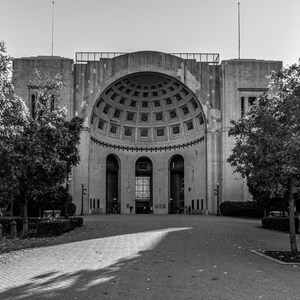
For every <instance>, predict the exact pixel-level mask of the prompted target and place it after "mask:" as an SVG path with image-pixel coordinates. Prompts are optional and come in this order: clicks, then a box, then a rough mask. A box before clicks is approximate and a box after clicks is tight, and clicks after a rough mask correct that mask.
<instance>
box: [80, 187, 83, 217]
mask: <svg viewBox="0 0 300 300" xmlns="http://www.w3.org/2000/svg"><path fill="white" fill-rule="evenodd" d="M83 193H84V183H83V182H82V183H81V213H80V215H81V216H83V215H84V213H83Z"/></svg>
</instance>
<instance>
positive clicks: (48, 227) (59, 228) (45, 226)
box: [37, 219, 71, 236]
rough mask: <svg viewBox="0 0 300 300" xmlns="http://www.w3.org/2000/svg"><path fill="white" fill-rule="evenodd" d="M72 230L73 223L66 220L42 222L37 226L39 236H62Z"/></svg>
mask: <svg viewBox="0 0 300 300" xmlns="http://www.w3.org/2000/svg"><path fill="white" fill-rule="evenodd" d="M70 230H71V222H70V220H68V219H65V220H52V221H48V220H47V221H41V222H39V223H38V224H37V234H38V235H42V236H45V235H60V234H63V233H64V232H68V231H70Z"/></svg>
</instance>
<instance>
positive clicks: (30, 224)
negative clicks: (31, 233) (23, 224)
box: [27, 217, 43, 230]
mask: <svg viewBox="0 0 300 300" xmlns="http://www.w3.org/2000/svg"><path fill="white" fill-rule="evenodd" d="M27 220H28V230H32V229H37V224H38V223H39V222H41V221H43V219H42V218H39V217H36V218H33V217H30V218H28V219H27Z"/></svg>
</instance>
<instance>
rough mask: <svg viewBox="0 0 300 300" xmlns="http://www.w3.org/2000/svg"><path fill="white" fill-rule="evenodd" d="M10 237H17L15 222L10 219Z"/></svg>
mask: <svg viewBox="0 0 300 300" xmlns="http://www.w3.org/2000/svg"><path fill="white" fill-rule="evenodd" d="M10 237H11V238H12V239H15V238H16V237H17V222H16V221H11V222H10Z"/></svg>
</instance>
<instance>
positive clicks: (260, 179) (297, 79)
mask: <svg viewBox="0 0 300 300" xmlns="http://www.w3.org/2000/svg"><path fill="white" fill-rule="evenodd" d="M269 87H270V92H269V93H268V94H264V95H262V96H261V97H260V98H259V99H258V100H257V102H256V103H255V104H254V105H253V106H252V107H251V109H250V110H249V112H247V113H246V115H245V117H244V118H242V119H240V120H238V121H233V122H232V124H233V127H232V128H231V129H230V131H229V135H231V136H235V137H236V144H235V147H234V148H233V152H232V154H231V156H230V157H229V159H228V162H229V163H230V164H231V166H233V168H234V171H236V172H239V173H240V174H241V175H242V176H243V177H246V178H247V182H248V185H249V187H250V190H251V191H252V192H253V193H254V194H256V196H257V195H259V194H261V195H262V196H263V197H265V196H266V195H267V196H268V195H269V196H270V197H271V198H274V197H276V196H277V197H278V196H279V197H284V196H286V197H287V198H288V199H289V223H290V244H291V251H292V252H293V253H295V252H297V242H296V235H295V218H294V215H295V214H294V197H295V194H296V192H297V191H298V189H299V183H300V158H299V153H300V61H299V62H298V63H296V64H294V65H292V66H290V67H287V68H282V69H281V70H280V71H278V72H273V73H272V74H271V75H270V77H269Z"/></svg>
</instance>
